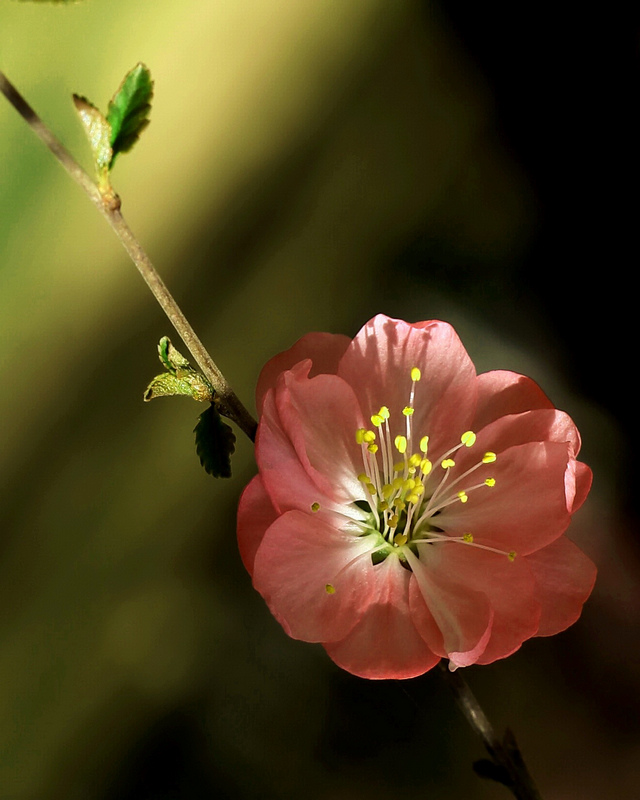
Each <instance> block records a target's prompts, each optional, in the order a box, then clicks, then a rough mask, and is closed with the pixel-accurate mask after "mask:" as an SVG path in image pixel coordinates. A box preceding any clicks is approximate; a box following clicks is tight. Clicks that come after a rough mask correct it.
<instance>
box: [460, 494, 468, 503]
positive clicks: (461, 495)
mask: <svg viewBox="0 0 640 800" xmlns="http://www.w3.org/2000/svg"><path fill="white" fill-rule="evenodd" d="M458 497H459V498H460V502H461V503H466V502H467V500H468V499H469V498H468V497H467V493H466V492H458Z"/></svg>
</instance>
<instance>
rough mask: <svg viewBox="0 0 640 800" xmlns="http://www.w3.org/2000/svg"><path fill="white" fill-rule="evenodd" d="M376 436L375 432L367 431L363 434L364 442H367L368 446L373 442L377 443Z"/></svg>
mask: <svg viewBox="0 0 640 800" xmlns="http://www.w3.org/2000/svg"><path fill="white" fill-rule="evenodd" d="M375 440H376V435H375V433H374V432H373V431H365V432H364V433H363V434H362V441H363V442H366V443H367V444H371V442H375Z"/></svg>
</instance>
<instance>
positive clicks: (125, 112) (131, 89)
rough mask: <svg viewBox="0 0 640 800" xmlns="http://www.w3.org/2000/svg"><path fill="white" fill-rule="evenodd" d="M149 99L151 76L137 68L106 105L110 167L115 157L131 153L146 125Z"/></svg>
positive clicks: (144, 67)
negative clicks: (109, 142) (110, 154)
mask: <svg viewBox="0 0 640 800" xmlns="http://www.w3.org/2000/svg"><path fill="white" fill-rule="evenodd" d="M152 97H153V81H152V80H151V73H150V72H149V70H148V69H147V67H146V66H145V65H144V64H138V65H137V66H135V67H134V68H133V69H132V70H131V72H129V73H128V74H127V75H126V76H125V79H124V80H123V81H122V83H121V85H120V88H119V89H118V91H117V92H116V93H115V94H114V96H113V97H112V98H111V100H110V102H109V109H108V111H107V121H108V122H109V124H110V125H111V147H112V150H113V155H112V157H111V162H110V166H111V167H112V166H113V162H114V161H115V158H116V156H117V155H118V153H126V152H127V151H129V150H131V148H132V147H133V145H134V144H135V143H136V142H137V141H138V137H139V136H140V134H141V133H142V131H143V130H144V129H145V128H146V127H147V125H148V124H149V120H148V118H147V117H148V114H149V111H150V110H151V98H152Z"/></svg>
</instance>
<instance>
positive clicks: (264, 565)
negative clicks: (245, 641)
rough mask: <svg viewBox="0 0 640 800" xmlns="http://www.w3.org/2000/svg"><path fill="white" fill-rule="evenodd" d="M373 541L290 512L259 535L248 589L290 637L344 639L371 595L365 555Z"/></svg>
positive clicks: (371, 580) (371, 573)
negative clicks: (264, 604)
mask: <svg viewBox="0 0 640 800" xmlns="http://www.w3.org/2000/svg"><path fill="white" fill-rule="evenodd" d="M378 538H379V537H376V536H361V537H356V536H353V535H352V534H349V533H346V532H344V531H341V530H339V529H337V528H334V527H332V526H331V525H328V524H327V523H326V522H325V521H324V520H322V519H320V518H319V517H318V516H316V515H312V514H304V513H302V512H300V511H289V512H287V513H286V514H283V515H282V516H280V517H279V518H278V519H277V520H276V521H275V522H274V523H273V525H271V527H270V528H269V529H268V530H267V532H266V533H265V535H264V538H263V540H262V544H261V545H260V547H259V548H258V551H257V553H256V557H255V562H254V573H253V585H254V586H255V588H256V589H257V590H258V591H259V592H260V594H261V595H262V596H263V597H264V599H265V601H266V602H267V605H268V606H269V608H270V609H271V613H272V614H273V615H274V617H275V618H276V619H277V620H278V622H280V624H281V625H282V627H283V628H284V629H285V631H286V632H287V633H288V634H289V636H292V637H293V638H294V639H303V640H304V641H307V642H332V641H337V640H339V639H343V638H344V637H345V636H346V635H347V634H348V633H349V631H350V630H351V629H352V628H353V627H354V625H355V624H356V622H357V621H358V619H359V618H360V616H361V615H362V614H363V612H364V611H365V610H366V608H367V607H368V606H369V604H370V603H371V598H372V597H373V596H374V586H375V576H374V566H373V564H372V562H371V555H370V553H371V551H372V550H373V549H374V547H375V546H376V544H377V541H378Z"/></svg>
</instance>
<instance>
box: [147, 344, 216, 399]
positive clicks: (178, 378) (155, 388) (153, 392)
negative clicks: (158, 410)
mask: <svg viewBox="0 0 640 800" xmlns="http://www.w3.org/2000/svg"><path fill="white" fill-rule="evenodd" d="M158 356H159V357H160V363H161V364H162V366H163V367H164V368H165V369H166V370H167V372H163V373H162V374H161V375H156V377H155V378H154V379H153V380H152V381H151V383H150V384H149V385H148V386H147V388H146V390H145V393H144V400H145V402H149V400H155V398H156V397H172V396H175V395H183V396H185V397H192V398H193V399H194V400H197V401H198V402H205V401H209V402H211V401H212V400H213V397H214V395H215V392H214V391H213V388H212V386H211V384H210V383H209V381H208V380H207V379H206V378H205V377H204V375H202V374H201V373H200V372H198V371H197V370H195V369H194V368H193V367H192V366H191V364H189V362H188V361H187V359H186V358H185V357H184V356H183V355H182V353H180V352H179V351H178V350H176V348H175V347H174V346H173V345H172V344H171V340H170V339H169V337H168V336H163V337H162V339H160V343H159V344H158Z"/></svg>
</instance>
